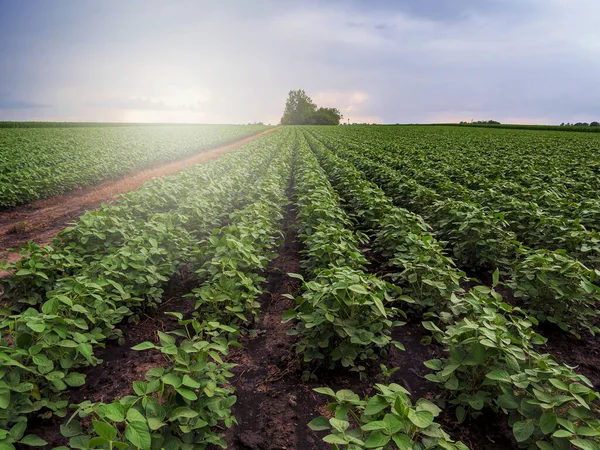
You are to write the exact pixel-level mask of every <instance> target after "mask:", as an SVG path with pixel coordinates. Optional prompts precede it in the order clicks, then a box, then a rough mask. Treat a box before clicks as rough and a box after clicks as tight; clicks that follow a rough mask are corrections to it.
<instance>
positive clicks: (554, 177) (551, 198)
mask: <svg viewBox="0 0 600 450" xmlns="http://www.w3.org/2000/svg"><path fill="white" fill-rule="evenodd" d="M345 131H346V133H345V134H348V135H353V136H354V137H355V138H357V137H358V138H363V139H365V140H367V141H371V142H377V141H378V140H379V142H380V144H381V145H382V146H383V147H382V148H385V149H386V150H389V151H391V152H393V153H394V154H396V155H397V156H398V157H402V158H404V159H405V160H406V161H408V162H410V161H414V162H420V163H421V164H422V165H423V166H434V167H436V168H438V169H439V170H440V171H442V172H443V173H444V174H446V175H447V176H449V177H450V178H451V179H452V180H453V181H458V182H460V183H461V184H465V185H467V186H468V187H471V188H475V189H480V188H486V187H488V186H489V185H490V183H492V184H493V185H494V187H495V189H497V190H499V191H500V192H502V193H505V194H509V195H515V196H517V197H518V198H520V199H522V200H526V201H530V202H534V203H537V204H539V205H541V206H543V207H544V208H550V209H552V210H554V211H556V212H558V213H564V211H565V209H564V207H565V206H567V210H569V209H570V208H568V207H569V206H577V204H578V203H580V202H586V201H587V200H596V201H597V200H598V196H597V192H598V189H600V176H599V173H600V171H599V169H600V163H598V158H597V155H598V149H599V147H598V143H599V141H600V138H599V137H598V136H589V135H582V134H575V135H568V136H567V135H564V134H558V133H547V132H537V133H536V132H514V131H513V132H511V131H508V132H505V131H497V130H488V131H484V130H468V129H466V130H456V129H452V128H448V127H368V129H363V130H358V129H356V130H354V129H353V130H345ZM563 200H564V201H566V202H563Z"/></svg>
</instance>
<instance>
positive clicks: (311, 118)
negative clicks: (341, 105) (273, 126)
mask: <svg viewBox="0 0 600 450" xmlns="http://www.w3.org/2000/svg"><path fill="white" fill-rule="evenodd" d="M341 119H342V114H341V113H340V111H339V110H338V109H337V108H319V107H317V105H316V104H315V103H314V102H313V101H312V99H311V98H310V97H309V96H308V95H307V94H306V92H304V90H303V89H298V90H296V91H290V92H289V94H288V99H287V101H286V102H285V110H284V111H283V116H282V117H281V125H339V124H340V120H341Z"/></svg>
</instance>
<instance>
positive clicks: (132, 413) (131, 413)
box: [127, 408, 146, 423]
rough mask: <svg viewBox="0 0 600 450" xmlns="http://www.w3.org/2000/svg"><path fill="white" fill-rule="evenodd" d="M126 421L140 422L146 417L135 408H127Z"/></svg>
mask: <svg viewBox="0 0 600 450" xmlns="http://www.w3.org/2000/svg"><path fill="white" fill-rule="evenodd" d="M127 421H128V422H142V423H144V422H145V421H146V418H145V417H144V415H143V414H142V413H141V412H139V411H138V410H137V409H135V408H129V409H128V410H127Z"/></svg>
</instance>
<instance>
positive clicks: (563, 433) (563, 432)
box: [552, 430, 573, 438]
mask: <svg viewBox="0 0 600 450" xmlns="http://www.w3.org/2000/svg"><path fill="white" fill-rule="evenodd" d="M571 436H573V433H571V432H570V431H567V430H556V431H555V432H554V434H553V435H552V437H555V438H568V437H571Z"/></svg>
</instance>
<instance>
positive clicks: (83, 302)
mask: <svg viewBox="0 0 600 450" xmlns="http://www.w3.org/2000/svg"><path fill="white" fill-rule="evenodd" d="M291 137H292V135H291V133H285V132H282V133H277V134H273V135H271V136H269V137H266V138H264V141H263V140H262V139H261V140H258V141H254V142H253V143H251V144H249V145H248V146H247V147H246V148H245V149H243V150H240V151H238V152H236V153H232V154H230V155H227V156H224V157H223V158H221V159H219V160H217V161H214V162H212V163H210V164H207V165H202V166H199V167H197V168H192V169H189V170H188V171H185V172H183V173H182V174H180V175H178V176H175V177H171V178H169V179H166V180H156V181H153V182H151V183H149V184H148V185H146V187H144V188H142V189H140V190H138V191H135V192H132V193H130V194H128V195H127V196H124V197H123V198H122V200H121V201H120V202H119V203H117V204H116V205H114V206H110V207H103V208H101V209H100V210H99V211H95V212H89V213H87V214H86V215H84V216H83V217H82V219H81V221H80V222H79V223H78V224H77V225H75V226H74V227H70V228H68V229H66V230H65V231H64V232H62V233H61V234H59V236H57V238H56V239H55V240H54V241H53V246H49V247H39V246H35V245H33V244H30V245H28V246H27V247H26V249H25V250H24V251H23V252H24V256H25V258H24V259H22V260H21V261H19V262H18V263H15V264H14V265H9V266H8V269H13V270H15V269H16V273H15V275H14V276H13V277H12V278H10V279H9V281H8V282H7V283H6V285H7V289H6V291H5V293H4V294H3V297H4V300H5V303H4V307H3V309H2V310H1V311H0V312H1V313H2V317H1V320H2V321H1V322H0V328H1V329H2V331H3V333H2V341H1V342H0V354H1V356H2V358H1V360H0V389H1V388H2V386H4V388H5V389H4V396H5V399H7V400H8V401H3V402H0V429H1V428H3V429H5V430H8V429H10V427H11V426H13V424H15V423H21V422H24V423H26V419H27V417H28V416H30V415H32V414H36V413H37V414H39V415H42V417H44V418H49V417H51V416H53V415H56V416H59V417H64V416H65V414H66V408H67V401H66V400H63V397H62V394H63V393H64V391H66V390H67V389H68V388H70V387H74V386H80V385H82V384H83V383H84V381H85V377H84V376H83V375H81V374H80V373H78V371H77V369H79V368H81V367H85V366H89V365H96V364H98V363H99V362H100V361H99V360H98V359H97V358H96V357H95V356H94V355H95V352H96V351H97V350H98V349H100V348H102V347H103V345H104V344H103V342H104V341H105V340H106V339H109V338H119V337H120V336H121V333H120V331H119V330H118V329H116V328H115V326H116V325H118V324H119V323H121V322H122V321H123V320H125V319H130V320H133V319H134V318H135V317H136V316H137V315H138V314H139V313H140V312H141V311H143V310H148V309H151V308H155V307H156V306H157V305H158V304H159V303H160V302H161V300H162V294H163V291H164V287H165V285H166V283H167V281H168V280H169V279H170V277H171V276H172V275H173V274H175V273H176V272H177V271H178V270H179V269H180V268H181V267H183V265H184V264H186V263H192V262H195V261H197V260H199V261H204V260H211V259H213V258H215V257H216V254H215V252H218V248H216V247H212V248H211V249H210V250H211V251H213V253H212V254H211V253H210V251H209V248H208V246H203V247H201V249H202V250H200V248H199V247H198V245H199V243H200V242H201V241H202V239H204V238H205V237H207V236H208V235H209V234H210V231H211V230H212V229H213V228H216V227H219V226H221V225H222V223H223V220H224V219H225V218H227V216H228V215H229V219H230V220H233V219H234V218H235V217H237V218H238V219H239V220H238V222H239V223H238V224H237V226H236V224H234V223H230V225H229V226H228V227H225V228H224V229H223V230H222V231H221V234H220V235H219V236H217V237H218V239H223V241H226V242H233V241H234V240H235V238H237V239H238V241H239V240H240V239H241V240H243V241H246V242H248V241H251V240H254V239H256V240H257V241H261V242H262V246H258V245H255V246H254V247H253V251H252V252H245V253H243V254H242V255H241V256H240V258H239V261H243V262H244V264H240V267H239V268H238V270H237V272H236V274H237V276H238V278H239V279H241V280H242V282H241V283H230V284H229V285H228V287H229V290H228V293H230V294H231V295H232V298H242V297H243V296H245V298H246V299H247V302H245V303H244V304H243V305H242V306H243V307H244V308H246V307H248V309H249V310H250V311H252V308H250V307H249V306H253V305H254V302H255V298H254V297H255V296H256V295H258V293H259V292H260V289H259V288H258V284H259V283H260V281H261V278H260V277H258V276H257V275H256V274H255V273H254V272H253V271H258V270H260V269H261V268H263V267H264V265H266V263H267V262H268V259H269V258H270V257H271V256H272V246H273V245H274V244H275V239H276V237H277V235H278V231H277V228H278V221H279V219H280V217H281V207H282V202H283V200H284V199H285V188H286V187H287V182H288V177H289V159H290V155H289V153H287V160H286V159H285V155H286V153H285V152H279V153H278V155H279V156H278V162H277V163H276V164H275V162H274V163H273V164H272V165H271V166H272V167H273V171H272V172H268V173H269V174H270V176H269V177H266V178H264V177H265V176H263V177H261V178H260V179H263V178H264V179H265V180H266V181H262V182H261V181H257V182H254V181H255V177H256V175H257V174H258V173H260V172H263V173H264V167H265V165H267V164H268V161H269V160H270V158H271V156H272V155H273V153H274V150H275V149H276V148H278V147H279V145H280V144H281V143H282V142H285V141H286V139H287V142H288V143H289V142H290V139H291ZM261 141H262V142H261ZM286 161H287V162H286ZM250 186H251V187H252V188H249V187H250ZM242 187H244V188H245V190H242ZM163 188H165V189H163ZM267 190H270V191H273V193H272V194H271V195H268V193H267ZM157 191H160V192H161V194H160V195H157ZM184 192H185V195H184ZM174 193H177V195H175V194H174ZM262 196H265V198H269V199H271V201H272V203H270V204H268V205H265V204H263V203H264V202H256V198H260V197H262ZM148 200H150V201H148ZM249 202H252V203H251V204H252V205H254V210H255V211H256V213H254V214H253V213H252V212H251V210H250V209H243V206H244V205H246V204H247V203H249ZM238 208H242V210H241V212H240V213H238V216H235V214H232V211H234V210H236V209H238ZM249 208H250V206H249ZM267 225H268V226H267ZM234 230H235V233H234ZM236 233H237V234H236ZM199 255H201V256H199ZM256 261H258V264H257V263H256ZM228 274H229V272H227V271H226V268H225V267H218V268H217V271H216V272H215V271H211V272H210V274H208V276H204V277H203V278H202V281H203V282H205V283H206V284H204V285H202V286H201V288H204V289H206V290H207V291H214V290H217V288H216V286H217V284H219V283H221V282H222V280H223V279H224V278H226V277H227V275H228ZM246 280H252V282H253V283H254V284H248V283H247V282H246ZM4 283H5V281H4V280H3V284H4ZM209 285H210V286H209ZM236 307H237V305H236ZM215 309H218V308H215ZM244 312H245V309H244V310H243V311H242V315H243V313H244ZM203 317H208V318H207V320H208V321H214V320H215V319H217V320H219V319H224V317H223V316H213V317H210V315H209V308H207V314H206V316H203Z"/></svg>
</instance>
